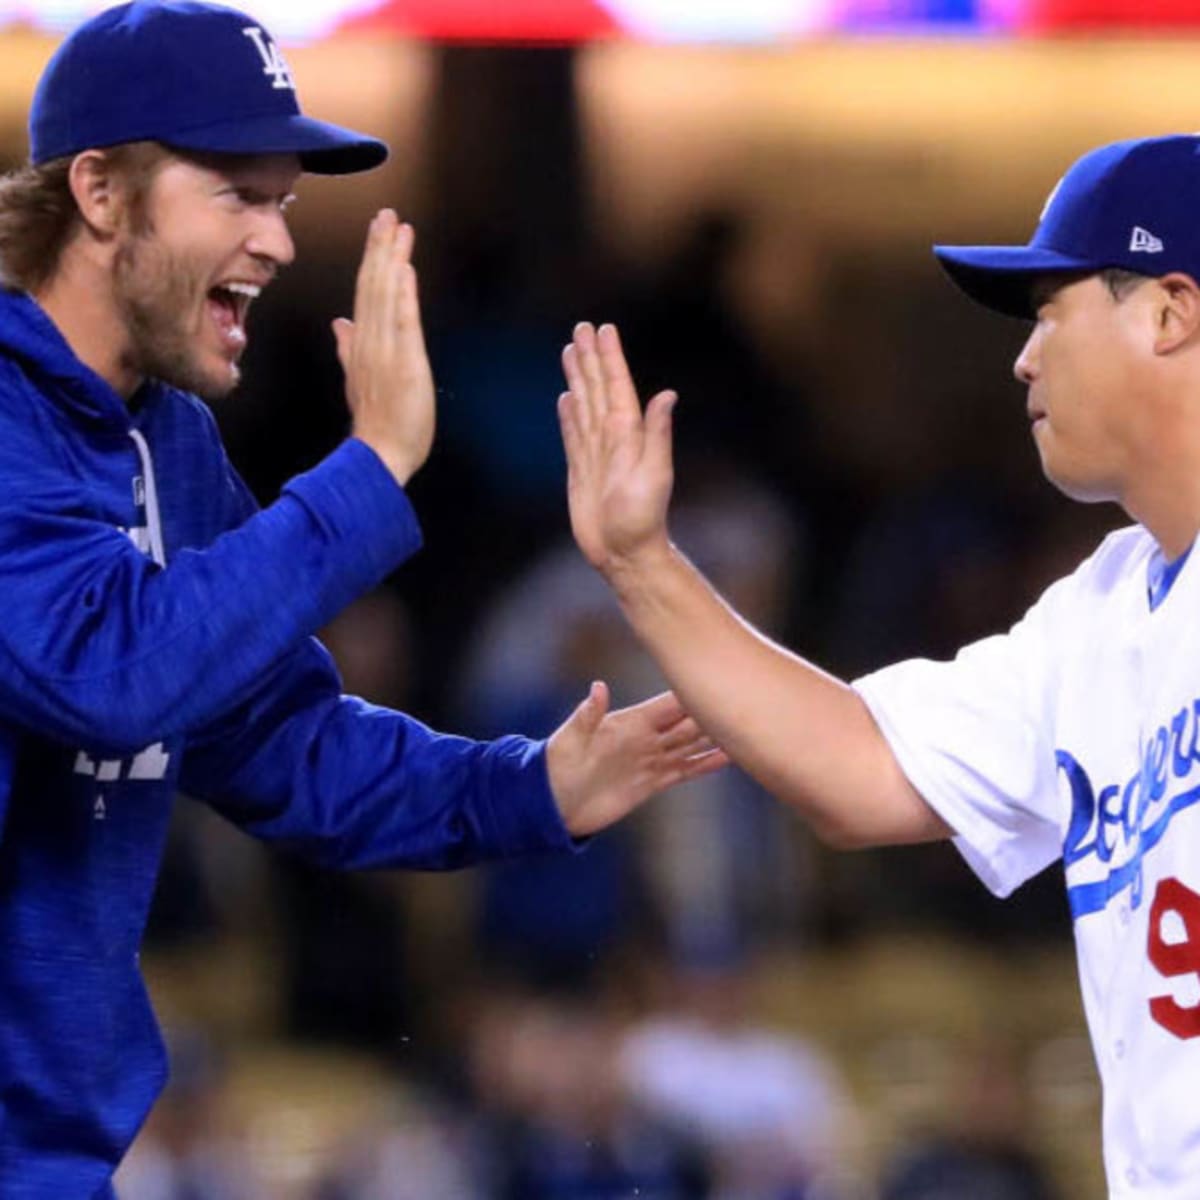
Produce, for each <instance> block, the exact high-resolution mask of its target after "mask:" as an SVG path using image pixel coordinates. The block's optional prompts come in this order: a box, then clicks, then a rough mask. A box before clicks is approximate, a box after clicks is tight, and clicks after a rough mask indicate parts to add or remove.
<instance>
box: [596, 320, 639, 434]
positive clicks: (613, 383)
mask: <svg viewBox="0 0 1200 1200" xmlns="http://www.w3.org/2000/svg"><path fill="white" fill-rule="evenodd" d="M595 348H596V353H595V358H596V370H597V371H598V372H599V374H600V377H601V379H602V380H603V386H604V389H605V393H606V395H607V396H608V400H609V404H610V406H611V405H615V406H616V408H617V409H618V410H619V411H621V412H623V413H626V414H628V413H639V414H640V413H641V410H642V409H641V405H640V404H639V403H638V397H637V388H635V387H634V385H633V376H632V375H630V373H629V364H628V363H627V362H626V361H625V351H624V350H623V349H622V348H621V335H620V334H619V333H617V327H616V326H615V325H601V326H600V330H599V332H598V333H597V334H596V338H595Z"/></svg>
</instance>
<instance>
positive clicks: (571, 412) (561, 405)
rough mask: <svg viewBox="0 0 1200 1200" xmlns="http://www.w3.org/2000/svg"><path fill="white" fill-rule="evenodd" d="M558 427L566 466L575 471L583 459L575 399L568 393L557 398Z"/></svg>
mask: <svg viewBox="0 0 1200 1200" xmlns="http://www.w3.org/2000/svg"><path fill="white" fill-rule="evenodd" d="M558 427H559V429H560V430H562V440H563V449H564V450H566V452H567V466H568V467H570V468H572V469H576V468H577V467H578V466H579V464H580V462H581V460H582V457H583V444H582V440H581V438H580V433H579V422H578V421H577V420H576V417H575V399H574V397H573V396H572V395H571V393H570V392H563V394H562V395H561V396H559V398H558Z"/></svg>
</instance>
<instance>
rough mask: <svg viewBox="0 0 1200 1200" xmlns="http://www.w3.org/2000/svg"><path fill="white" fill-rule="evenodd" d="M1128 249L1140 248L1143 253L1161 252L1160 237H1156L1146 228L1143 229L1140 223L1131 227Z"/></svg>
mask: <svg viewBox="0 0 1200 1200" xmlns="http://www.w3.org/2000/svg"><path fill="white" fill-rule="evenodd" d="M1129 248H1130V250H1135V251H1136V250H1140V251H1142V252H1143V253H1145V254H1161V253H1162V248H1163V244H1162V239H1161V238H1156V237H1155V236H1154V234H1152V233H1151V232H1150V231H1149V230H1148V229H1143V228H1142V227H1141V226H1140V225H1135V226H1134V227H1133V234H1132V235H1131V237H1130V239H1129Z"/></svg>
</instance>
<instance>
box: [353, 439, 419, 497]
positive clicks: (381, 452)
mask: <svg viewBox="0 0 1200 1200" xmlns="http://www.w3.org/2000/svg"><path fill="white" fill-rule="evenodd" d="M353 436H354V437H356V438H357V439H358V440H359V441H360V442H362V443H363V445H365V446H367V447H369V448H370V449H371V450H373V451H374V452H375V455H376V457H377V458H378V459H379V461H380V462H381V463H383V465H384V466H385V467H386V468H387V470H388V472H389V473H390V474H391V476H392V478H393V479H394V480H395V481H396V483H397V484H398V485H399V486H400V487H405V486H406V485H407V484H408V481H409V480H410V479H411V478H412V477H413V475H414V474H415V473H416V468H415V467H414V466H413V464H412V462H411V459H410V458H409V456H408V455H406V454H404V453H402V452H401V451H399V450H397V449H396V448H395V447H394V446H389V445H388V444H387V443H386V442H385V441H383V440H382V439H380V438H374V437H371V436H370V435H369V434H363V433H359V432H357V431H355V432H354V434H353Z"/></svg>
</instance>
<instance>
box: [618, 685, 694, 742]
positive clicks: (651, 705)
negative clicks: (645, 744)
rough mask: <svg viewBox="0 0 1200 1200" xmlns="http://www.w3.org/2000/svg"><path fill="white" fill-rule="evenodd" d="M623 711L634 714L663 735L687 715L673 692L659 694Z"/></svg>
mask: <svg viewBox="0 0 1200 1200" xmlns="http://www.w3.org/2000/svg"><path fill="white" fill-rule="evenodd" d="M624 711H625V712H628V713H631V714H636V715H637V716H638V717H639V718H640V719H642V720H644V721H646V722H647V724H649V726H650V728H651V729H655V730H657V731H658V732H659V733H665V732H666V731H667V730H669V729H670V728H671V727H672V726H674V725H676V724H678V722H679V721H681V720H682V719H683V718H684V717H685V716H686V715H687V714H686V713H685V712H684V710H683V705H682V704H680V703H679V697H678V696H676V695H675V693H674V692H659V693H658V695H657V696H651V697H650V698H649V699H648V700H643V701H642V702H641V703H640V704H633V705H631V706H630V707H629V708H627V709H625V710H624Z"/></svg>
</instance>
